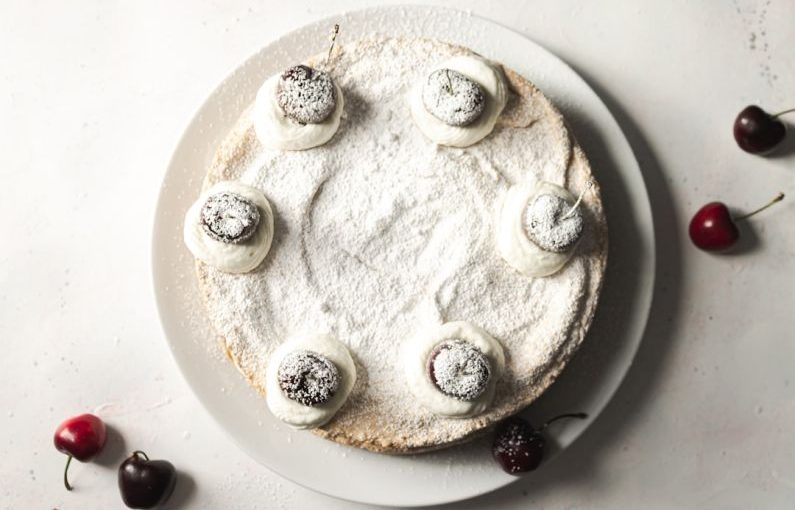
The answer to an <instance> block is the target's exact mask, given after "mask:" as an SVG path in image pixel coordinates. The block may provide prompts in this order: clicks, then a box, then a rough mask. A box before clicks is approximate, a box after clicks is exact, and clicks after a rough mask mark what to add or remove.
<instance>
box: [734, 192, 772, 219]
mask: <svg viewBox="0 0 795 510" xmlns="http://www.w3.org/2000/svg"><path fill="white" fill-rule="evenodd" d="M782 200H784V193H779V194H778V195H776V196H775V198H773V200H771V201H770V202H768V203H767V204H765V205H763V206H762V207H760V208H759V209H757V210H755V211H751V212H749V213H748V214H743V215H742V216H740V217H738V218H734V221H743V220H747V219H748V218H750V217H751V216H753V215H754V214H756V213H760V212H762V211H764V210H765V209H767V208H768V207H770V206H771V205H773V204H775V203H777V202H781V201H782Z"/></svg>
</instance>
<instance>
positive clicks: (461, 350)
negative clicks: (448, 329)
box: [428, 339, 491, 401]
mask: <svg viewBox="0 0 795 510" xmlns="http://www.w3.org/2000/svg"><path fill="white" fill-rule="evenodd" d="M428 376H429V377H430V378H431V382H433V384H434V386H436V388H437V389H438V390H439V391H441V392H442V393H444V394H445V395H448V396H450V397H453V398H456V399H458V400H463V401H472V400H475V399H477V398H478V397H479V396H480V395H482V394H483V392H484V391H486V388H487V386H488V384H489V379H490V378H491V363H490V362H489V359H488V358H487V357H486V356H485V355H484V354H483V353H482V352H481V351H480V349H478V348H477V347H475V346H474V345H472V344H470V343H469V342H467V341H465V340H460V339H452V340H447V341H445V342H442V343H440V344H439V345H437V346H436V347H435V348H434V349H433V351H431V355H430V356H429V358H428Z"/></svg>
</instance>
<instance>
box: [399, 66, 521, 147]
mask: <svg viewBox="0 0 795 510" xmlns="http://www.w3.org/2000/svg"><path fill="white" fill-rule="evenodd" d="M437 69H452V70H453V71H458V72H459V73H461V74H463V75H465V76H466V77H467V78H469V79H470V80H472V81H474V82H476V83H477V84H478V85H480V86H481V88H482V89H483V93H484V95H485V96H486V106H485V108H484V110H483V113H482V114H481V115H480V117H478V118H477V119H476V120H475V121H474V122H472V123H471V124H468V125H466V126H450V125H448V124H445V123H444V122H442V121H441V120H439V119H437V118H436V117H434V116H433V115H432V114H431V113H430V112H429V111H428V110H426V109H425V104H424V103H423V101H422V88H423V87H424V86H425V82H426V81H427V77H428V75H430V74H431V73H432V72H434V71H436V70H437ZM507 101H508V85H507V84H506V83H505V77H504V76H503V74H502V70H501V69H500V68H499V67H498V66H497V65H496V64H494V63H493V62H491V61H490V60H486V59H485V58H482V57H477V56H458V57H453V58H451V59H449V60H446V61H444V62H442V63H441V64H438V65H437V66H436V67H434V68H433V69H430V70H428V71H427V72H426V73H425V74H424V75H423V77H422V79H420V80H418V82H417V85H415V86H414V88H413V89H412V91H411V93H410V97H409V103H410V106H411V115H412V117H414V123H415V124H416V125H417V127H418V128H420V131H422V133H423V134H424V135H425V136H427V137H428V138H430V139H431V140H432V141H433V142H435V143H437V144H439V145H449V146H451V147H467V146H469V145H472V144H474V143H477V142H479V141H480V140H482V139H483V138H484V137H486V136H487V135H488V134H489V133H491V131H492V130H493V129H494V124H496V122H497V118H498V117H499V116H500V113H502V110H503V108H505V103H506V102H507Z"/></svg>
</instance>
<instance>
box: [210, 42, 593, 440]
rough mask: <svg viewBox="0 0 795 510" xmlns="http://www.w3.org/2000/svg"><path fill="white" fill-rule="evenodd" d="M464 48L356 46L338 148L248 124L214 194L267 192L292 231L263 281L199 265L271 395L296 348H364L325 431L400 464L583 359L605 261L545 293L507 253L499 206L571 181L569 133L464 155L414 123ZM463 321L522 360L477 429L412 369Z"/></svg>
mask: <svg viewBox="0 0 795 510" xmlns="http://www.w3.org/2000/svg"><path fill="white" fill-rule="evenodd" d="M463 51H464V50H463V49H460V48H455V47H452V46H448V45H445V44H442V43H438V42H434V41H430V40H401V39H383V40H377V41H373V42H360V43H356V44H351V45H344V44H343V46H342V48H341V51H340V52H339V54H337V55H336V56H335V57H334V58H332V60H331V63H330V65H329V67H328V69H329V72H330V73H331V75H332V76H333V78H334V79H335V80H337V82H338V84H339V85H340V86H341V87H342V90H343V91H344V94H345V110H344V114H343V118H342V123H341V126H340V129H339V131H338V132H337V134H336V135H335V136H334V138H332V139H331V141H330V142H329V143H327V144H326V145H324V146H321V147H318V148H316V149H312V150H308V151H298V152H278V151H269V150H265V149H263V148H261V147H260V145H259V144H258V142H257V141H256V139H255V138H254V135H253V133H252V130H251V129H250V119H249V118H248V117H247V115H248V114H244V116H243V118H242V119H241V121H240V123H239V126H238V128H237V129H238V130H239V131H240V132H239V133H238V134H237V135H235V134H233V135H232V137H231V138H232V139H234V138H235V137H237V140H233V141H234V142H235V143H237V144H242V145H235V146H233V147H231V148H230V147H227V148H226V149H225V148H223V147H222V149H221V150H220V153H221V163H220V164H219V166H217V167H216V168H214V170H213V171H211V174H210V176H209V178H208V182H206V183H205V186H207V185H210V184H212V183H213V182H215V181H217V180H219V179H240V180H241V181H242V182H243V183H245V184H249V185H252V186H256V187H258V188H259V189H261V190H263V192H264V193H265V195H266V196H267V198H268V200H269V201H270V203H271V205H272V206H273V209H274V216H275V236H274V240H273V245H272V248H271V251H270V253H269V254H268V256H267V258H266V260H265V261H264V262H263V264H262V265H261V266H260V267H259V268H258V269H257V270H255V271H254V272H253V273H250V274H245V275H231V274H224V273H221V272H218V271H216V270H214V269H212V268H208V267H206V266H204V265H199V274H200V278H201V281H202V285H201V287H202V292H203V293H204V296H205V300H206V304H207V309H208V313H209V316H210V319H211V321H212V323H213V325H214V326H215V328H216V330H217V331H218V333H219V334H220V335H221V336H223V337H224V338H225V339H226V348H227V350H228V351H229V352H230V353H231V354H232V357H233V359H234V361H235V362H236V363H237V365H238V368H240V369H241V371H242V372H243V373H244V374H246V376H247V377H248V379H249V381H250V382H251V383H252V384H254V385H255V386H256V387H258V388H260V389H262V388H264V387H265V367H266V364H267V361H268V357H269V354H270V353H271V352H272V351H273V350H274V349H275V348H276V347H277V346H278V345H279V344H281V343H282V342H284V341H285V340H286V339H287V338H289V337H291V336H293V335H297V334H302V333H315V332H323V331H328V332H330V333H332V334H334V335H335V336H336V337H337V338H338V339H339V340H340V341H342V342H343V343H344V344H346V345H347V346H348V347H349V348H350V350H351V354H352V356H353V358H354V360H355V363H356V367H357V382H356V385H355V387H354V389H353V392H352V394H351V396H350V398H349V400H348V402H347V403H346V404H345V405H344V406H343V408H342V409H341V410H340V411H339V412H338V413H337V416H336V417H335V419H333V420H332V421H331V422H330V423H329V424H328V425H326V426H324V427H323V429H324V430H325V431H326V432H327V433H328V434H330V435H332V436H334V437H335V438H337V439H338V440H339V439H340V438H343V439H345V440H346V441H347V442H354V443H356V442H365V443H369V444H370V445H376V447H383V448H387V449H389V448H390V445H402V446H404V447H406V448H412V447H428V446H433V445H435V444H437V443H443V442H450V441H455V440H458V439H460V438H461V437H463V436H464V435H466V434H468V433H470V432H472V431H473V430H476V429H477V428H480V427H483V426H485V425H487V424H489V423H491V422H493V420H495V419H498V418H500V417H502V416H504V415H505V414H507V413H509V412H513V411H515V405H516V399H517V398H526V395H527V394H528V387H529V386H530V385H533V384H535V383H537V382H538V381H540V378H542V377H543V376H544V375H545V374H546V372H547V370H548V368H549V367H550V366H552V365H554V364H555V363H556V362H557V360H558V359H559V358H560V357H562V356H567V355H568V354H569V353H570V350H571V347H570V346H567V345H566V344H567V341H568V340H569V338H570V336H571V335H572V334H573V333H572V332H573V330H574V329H576V328H577V327H579V324H580V323H579V322H578V321H579V320H580V317H579V316H580V314H581V313H582V309H583V306H584V305H583V302H584V300H585V297H586V296H587V292H588V281H589V280H588V278H589V276H588V267H589V266H588V264H587V260H589V256H582V257H575V258H574V259H573V260H572V262H570V263H569V264H568V265H567V266H566V268H564V270H563V271H561V272H560V273H559V274H557V275H555V276H553V277H551V278H544V279H527V278H524V277H522V276H520V275H519V274H517V273H516V272H514V271H513V270H512V269H511V268H510V267H509V266H508V265H507V264H506V263H505V262H504V261H502V259H500V257H499V256H498V254H497V253H496V250H495V248H494V231H495V225H494V221H495V220H494V216H495V209H496V206H497V203H498V200H499V199H500V198H501V196H502V195H503V194H504V193H505V192H506V191H507V189H508V187H509V186H510V185H511V184H512V183H513V182H516V181H519V180H537V179H541V180H548V181H551V182H554V183H556V184H560V185H566V184H567V179H568V171H567V168H568V166H569V164H570V158H571V150H570V146H569V145H568V134H567V133H566V132H565V128H563V127H562V125H561V124H559V123H558V122H555V121H554V119H551V118H548V117H540V118H538V119H537V120H536V121H535V122H534V123H532V124H531V125H530V126H529V127H528V128H523V129H513V128H508V127H498V128H497V129H496V130H495V132H494V133H493V134H492V135H490V136H489V137H487V138H486V139H485V140H483V141H482V142H481V143H479V144H477V145H475V146H473V147H469V148H466V149H452V148H444V147H437V146H435V145H434V144H433V143H431V142H430V141H428V140H427V139H426V138H424V137H423V135H422V134H421V133H420V132H419V130H418V129H417V128H416V127H415V126H414V125H413V122H412V119H411V116H410V113H409V108H408V104H407V101H408V99H407V95H408V93H409V91H410V88H411V87H412V86H413V85H414V84H415V83H416V81H417V80H421V79H422V77H423V76H424V75H425V71H426V69H427V68H429V67H430V66H431V65H433V64H435V63H437V62H439V61H441V60H444V59H446V58H448V57H450V56H452V55H454V54H459V53H461V52H463ZM310 64H311V62H310ZM241 140H242V141H241ZM240 146H242V147H243V149H244V150H242V151H241V149H240ZM224 151H227V153H225V152H224ZM583 206H584V207H588V205H587V203H584V204H583ZM585 237H586V238H588V237H589V236H588V232H586V236H585ZM583 244H585V245H587V244H589V243H586V242H584V243H583ZM591 244H592V245H595V243H591ZM582 247H583V245H581V246H580V248H582ZM586 253H587V251H586ZM594 256H596V255H594ZM454 320H465V321H470V322H473V323H475V324H477V325H479V326H481V327H483V328H484V329H485V330H487V331H488V332H489V333H490V334H491V335H493V336H494V337H495V338H497V339H498V340H499V341H500V342H501V344H502V345H503V346H504V348H505V351H506V358H507V360H506V364H507V365H506V373H505V375H504V378H503V380H502V382H500V383H498V390H497V395H496V397H495V401H494V404H493V406H492V408H491V409H490V410H489V411H487V412H486V413H484V414H483V415H481V416H478V417H475V418H470V419H459V420H451V419H444V418H438V417H434V416H433V415H431V414H430V413H428V412H427V411H425V410H424V409H423V408H421V407H419V405H418V404H417V403H416V400H415V399H413V398H412V397H411V393H410V391H409V388H408V387H407V384H406V381H405V380H404V375H403V374H404V372H403V367H402V365H401V353H402V351H401V350H402V347H403V346H404V345H405V343H406V342H407V341H408V340H409V339H411V338H412V337H414V336H415V335H416V334H417V332H418V331H421V330H424V329H426V328H432V327H436V326H437V325H438V324H440V323H442V322H446V321H454ZM263 405H265V403H264V400H263Z"/></svg>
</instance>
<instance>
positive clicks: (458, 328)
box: [403, 321, 505, 418]
mask: <svg viewBox="0 0 795 510" xmlns="http://www.w3.org/2000/svg"><path fill="white" fill-rule="evenodd" d="M452 339H461V340H465V341H467V342H469V343H470V344H472V345H473V346H475V347H477V348H478V349H479V350H480V352H482V353H483V355H484V356H486V358H487V359H488V360H489V364H490V365H491V376H490V377H489V381H488V384H487V386H486V389H485V390H484V391H483V393H482V394H481V395H480V396H479V397H478V398H476V399H475V400H470V401H465V400H459V399H457V398H455V397H451V396H449V395H446V394H444V393H442V392H441V390H439V388H437V387H436V385H435V384H433V381H432V380H431V377H430V374H429V372H428V360H429V358H430V356H431V354H432V352H433V349H434V348H435V347H436V346H437V345H439V344H441V343H443V342H445V341H447V340H452ZM403 356H404V359H403V367H404V370H405V373H406V382H407V383H408V387H409V389H410V390H411V392H412V393H413V394H414V396H415V397H417V400H419V402H420V404H422V406H423V407H425V408H426V409H428V410H429V411H431V412H433V413H434V414H438V415H441V416H447V417H451V418H464V417H467V416H474V415H476V414H479V413H482V412H483V411H485V410H486V408H488V406H489V404H491V401H492V399H493V398H494V391H495V389H496V387H497V381H499V380H500V378H501V377H502V374H503V371H504V370H505V354H504V353H503V351H502V346H501V345H500V343H499V342H497V340H495V339H494V338H493V337H492V336H491V335H489V334H488V333H487V332H486V331H484V330H483V329H482V328H480V327H478V326H476V325H474V324H472V323H469V322H465V321H457V322H447V323H445V324H443V325H441V326H437V327H434V328H433V329H430V330H428V331H422V332H420V334H418V335H417V336H416V337H415V338H414V339H413V340H412V341H411V342H409V344H408V345H407V346H406V349H405V350H404V351H403Z"/></svg>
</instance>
